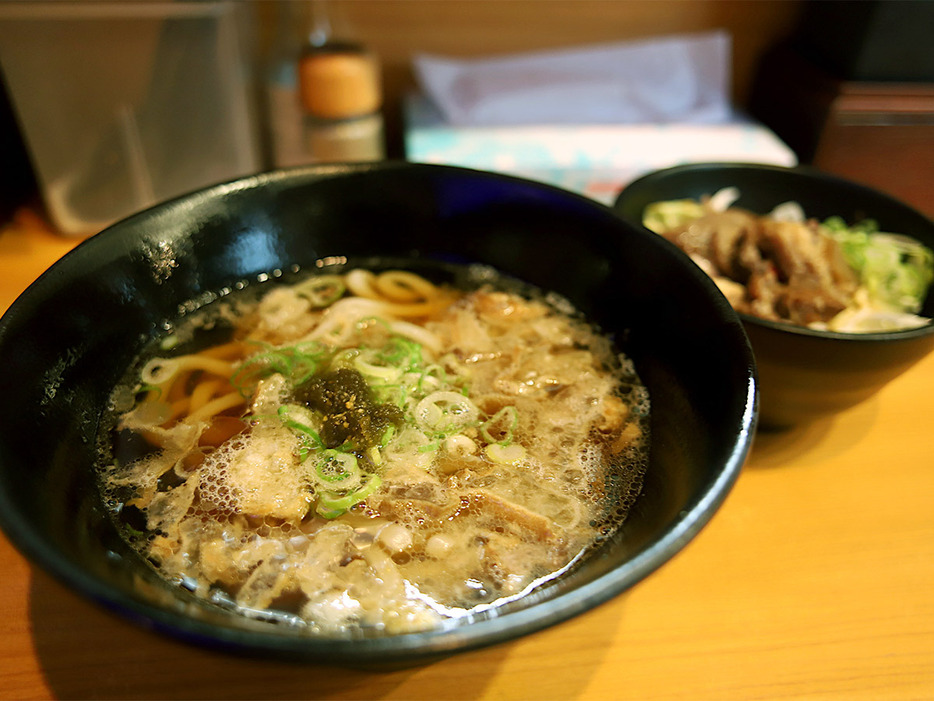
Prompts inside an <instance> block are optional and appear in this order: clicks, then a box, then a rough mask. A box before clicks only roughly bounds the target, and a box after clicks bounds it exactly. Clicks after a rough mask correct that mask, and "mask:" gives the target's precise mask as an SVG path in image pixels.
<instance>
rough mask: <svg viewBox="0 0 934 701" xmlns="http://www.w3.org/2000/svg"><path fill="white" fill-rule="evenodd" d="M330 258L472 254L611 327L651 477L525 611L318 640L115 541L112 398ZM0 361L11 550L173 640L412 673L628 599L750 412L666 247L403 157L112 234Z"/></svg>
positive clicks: (740, 339) (722, 341)
mask: <svg viewBox="0 0 934 701" xmlns="http://www.w3.org/2000/svg"><path fill="white" fill-rule="evenodd" d="M330 256H345V257H347V258H348V259H349V263H350V264H353V263H354V262H355V261H365V260H368V259H370V257H372V256H376V257H388V258H394V259H398V258H404V259H406V260H410V261H412V262H413V265H415V264H417V265H426V264H428V263H430V262H432V261H438V262H443V263H458V262H465V263H468V262H469V263H482V264H487V265H490V266H493V267H495V268H497V269H499V270H500V271H502V272H504V273H507V274H509V275H512V276H514V277H517V278H519V279H521V280H524V281H525V282H528V283H530V284H533V285H536V286H538V287H540V288H543V289H546V290H553V291H556V292H558V293H560V294H563V295H564V296H566V297H567V298H568V299H570V300H571V301H572V302H573V303H574V304H575V305H577V307H578V308H579V309H580V310H581V311H582V312H584V313H585V314H587V315H588V316H589V317H590V318H591V319H592V320H594V321H595V322H597V323H598V324H600V325H601V326H602V327H603V329H604V330H605V331H606V332H607V333H608V334H611V335H612V336H613V337H614V338H615V340H616V342H617V343H618V345H619V347H620V348H621V349H622V350H623V351H625V352H626V353H628V354H629V355H630V356H631V357H632V358H633V360H634V362H635V364H636V367H637V369H638V372H639V373H640V374H641V376H642V378H643V381H644V382H645V383H646V384H647V386H648V389H649V392H650V395H651V403H652V408H651V426H650V429H651V434H652V435H651V453H650V459H649V463H650V464H649V466H648V472H647V474H646V478H645V483H644V487H643V490H642V493H641V495H640V496H639V497H638V499H637V500H636V502H635V505H634V506H633V508H632V510H631V512H630V515H629V517H628V519H627V520H626V522H625V523H624V524H623V526H622V528H621V529H620V530H619V532H618V533H616V534H615V535H614V536H613V537H612V538H611V539H608V541H607V542H606V543H605V544H604V545H602V546H601V547H600V549H599V550H597V551H596V552H595V553H594V554H593V556H592V557H589V558H588V559H587V560H586V561H584V562H583V563H582V564H581V566H579V567H578V568H576V569H575V570H574V571H572V572H569V573H567V574H566V576H563V577H560V578H558V579H557V580H556V581H554V582H553V583H552V584H551V585H549V586H546V587H544V588H542V589H541V590H539V591H537V592H535V593H533V594H532V595H531V596H529V597H527V598H526V599H524V600H521V601H517V602H514V603H512V604H508V605H506V606H504V607H503V608H502V609H501V610H499V611H498V612H496V613H495V614H492V615H480V616H478V617H476V619H475V620H471V621H467V620H462V621H460V622H458V623H456V624H454V625H452V626H451V627H448V628H445V629H439V630H433V631H428V632H424V633H416V634H406V635H396V636H389V635H381V634H378V633H374V634H367V635H362V636H359V637H358V638H356V639H349V638H333V637H332V638H329V637H322V636H314V635H311V634H309V633H307V632H303V631H301V630H298V629H296V628H292V627H288V626H285V625H276V624H274V623H269V622H260V621H253V620H248V619H247V618H244V617H242V616H239V615H236V614H232V613H231V612H229V611H226V610H223V609H221V608H218V607H215V606H212V605H210V604H208V603H205V602H204V601H202V600H199V599H196V598H195V597H193V596H191V595H189V594H187V593H186V592H185V591H183V590H182V589H180V588H177V587H173V586H169V585H167V584H165V583H164V582H163V581H162V580H160V579H159V577H157V576H156V575H155V573H154V571H153V570H152V568H150V567H149V566H147V565H146V563H144V562H143V561H142V559H141V558H140V557H139V556H138V555H137V554H136V553H135V552H134V551H133V550H132V549H131V548H130V547H128V546H127V545H126V544H125V543H124V542H123V541H122V540H121V538H120V537H119V536H118V534H117V532H116V530H115V528H114V526H113V524H112V522H111V520H110V518H109V517H108V515H107V514H106V513H105V510H104V508H103V505H102V502H101V498H100V495H99V493H98V490H97V489H96V487H95V478H94V466H95V461H96V459H97V457H98V455H97V452H96V450H95V435H96V434H97V431H98V426H99V423H100V419H101V414H102V411H103V409H104V407H105V405H106V403H107V401H108V395H109V393H110V391H111V388H112V387H113V386H114V384H115V383H116V382H117V381H118V380H119V379H120V377H121V376H122V374H123V373H124V371H125V370H126V369H127V368H128V367H129V366H130V364H131V363H132V362H133V360H134V358H135V357H136V356H137V354H138V353H139V352H140V350H141V349H142V348H143V347H144V346H145V345H146V343H147V342H149V341H151V340H152V339H153V338H155V337H156V336H157V335H158V334H159V333H160V330H161V329H162V327H163V324H164V323H165V322H166V320H170V319H173V318H176V317H177V316H178V314H179V310H180V309H184V308H188V307H189V306H190V305H191V304H192V302H194V304H195V306H197V305H199V304H204V303H207V302H210V301H211V300H212V299H214V298H215V297H216V296H217V295H218V293H219V291H221V290H224V289H230V288H232V287H234V286H236V284H237V283H240V282H244V281H247V282H249V283H250V284H251V285H256V284H258V281H261V280H265V279H267V278H269V279H270V280H274V279H275V278H276V276H277V275H279V274H280V273H283V271H287V270H290V269H292V268H293V266H298V267H300V268H304V269H308V268H314V266H315V263H316V261H320V260H322V259H325V258H327V257H330ZM0 368H2V372H0V387H2V394H3V397H4V401H3V403H2V404H0V424H2V425H3V427H4V430H3V433H2V435H0V525H2V527H3V529H4V530H5V531H6V533H7V535H8V536H9V538H10V539H11V540H12V542H13V543H14V544H15V545H16V546H17V547H18V548H19V549H20V550H21V551H22V552H23V553H24V554H25V555H26V556H27V557H28V558H30V559H31V560H32V561H34V562H35V563H37V564H38V565H40V566H41V567H43V568H45V569H47V570H48V571H50V572H51V573H52V574H53V575H55V576H56V577H57V578H58V579H59V580H61V581H62V582H63V583H64V584H65V585H66V586H67V587H69V588H71V589H72V590H74V591H76V592H79V593H80V594H83V595H85V596H87V597H90V598H91V599H93V600H95V601H97V602H100V603H101V604H103V605H104V606H106V607H107V608H109V609H111V610H114V611H116V612H118V613H119V614H121V615H123V616H126V617H128V618H130V619H132V620H135V621H138V622H140V623H142V624H143V625H146V626H147V627H150V628H153V629H155V630H157V631H161V632H163V633H167V634H170V635H172V636H175V637H178V638H180V639H183V640H185V641H188V642H191V643H196V644H204V645H208V646H211V647H215V648H220V649H225V650H230V651H237V652H242V653H251V654H258V655H267V656H276V657H279V658H284V659H296V660H307V661H314V662H317V663H334V664H341V665H346V666H368V665H373V664H376V663H378V664H380V665H390V664H402V665H405V664H415V663H419V662H423V661H427V660H430V659H433V658H436V657H439V656H444V655H449V654H451V653H454V652H457V651H461V650H466V649H471V648H476V647H480V646H484V645H490V644H493V643H497V642H501V641H504V640H509V639H512V638H515V637H517V636H520V635H524V634H528V633H530V632H533V631H536V630H539V629H541V628H543V627H545V626H548V625H552V624H554V623H557V622H559V621H562V620H564V619H567V618H569V617H571V616H574V615H576V614H578V613H581V612H582V611H585V610H587V609H590V608H592V607H594V606H596V605H598V604H600V603H601V602H603V601H606V600H607V599H609V598H610V597H613V596H615V595H617V594H619V593H620V592H622V591H624V590H626V589H627V588H629V587H630V586H632V585H634V584H635V583H636V582H638V581H639V580H641V579H642V578H644V577H646V576H647V575H648V574H649V573H650V572H652V571H653V570H655V569H656V568H657V567H659V566H660V565H662V564H663V563H664V562H666V561H667V560H668V559H669V558H671V557H672V556H673V555H674V554H675V553H676V552H678V551H679V550H680V549H681V548H682V547H684V546H685V544H686V543H687V542H688V541H690V540H691V539H692V538H693V536H694V535H695V534H696V533H697V531H698V530H699V529H700V528H701V527H702V526H703V525H704V524H705V523H706V522H707V521H708V519H710V517H711V516H712V514H713V513H714V511H715V510H716V509H717V508H718V507H719V505H720V504H721V502H722V501H723V500H724V498H725V497H726V495H727V492H728V491H729V489H730V487H731V485H732V484H733V482H734V480H735V479H736V477H737V474H738V472H739V470H740V467H741V466H742V464H743V462H744V460H745V458H746V455H747V453H748V451H749V448H750V444H751V440H752V434H753V432H754V429H755V422H756V397H757V395H756V385H755V367H754V363H753V359H752V352H751V349H750V347H749V344H748V341H747V339H746V336H745V333H744V332H743V328H742V325H741V324H740V322H739V319H738V318H737V316H736V315H735V314H734V313H733V311H732V309H730V307H729V305H728V304H727V303H726V302H725V300H724V299H723V298H722V297H721V296H720V295H719V293H718V291H717V290H716V287H715V286H714V285H713V284H712V283H711V281H710V280H709V279H708V278H707V277H706V276H705V275H703V274H702V273H701V272H700V271H699V270H698V269H697V268H696V267H695V266H693V265H691V264H689V263H688V262H687V261H686V260H685V259H684V258H683V256H681V255H680V254H679V253H678V251H677V249H676V248H675V247H674V246H672V245H671V244H669V243H668V242H667V241H664V240H662V239H660V238H659V237H656V236H655V235H653V234H649V233H648V232H646V231H645V230H643V229H640V228H638V227H633V226H629V225H628V224H626V223H624V222H622V221H621V220H620V219H619V218H618V217H616V216H615V215H614V214H613V212H612V211H610V210H609V209H608V208H606V207H602V206H600V205H598V204H595V203H593V202H591V201H589V200H586V199H585V198H583V197H579V196H577V195H573V194H570V193H567V192H564V191H562V190H558V189H555V188H551V187H548V186H545V185H541V184H537V183H532V182H527V181H523V180H519V179H514V178H509V177H506V176H501V175H494V174H490V173H481V172H477V171H470V170H464V169H458V168H448V167H443V166H424V165H412V164H405V163H387V164H381V165H359V166H330V167H310V168H301V169H297V170H292V171H285V172H275V173H269V174H265V175H259V176H256V177H249V178H245V179H242V180H238V181H235V182H231V183H228V184H223V185H219V186H216V187H212V188H209V189H206V190H204V191H201V192H197V193H194V194H191V195H189V196H185V197H182V198H180V199H176V200H174V201H171V202H168V203H166V204H162V205H159V206H157V207H154V208H152V209H149V210H147V211H145V212H142V213H140V214H138V215H135V216H133V217H130V218H129V219H126V220H124V221H122V222H120V223H118V224H116V225H114V226H112V227H110V228H109V229H107V230H105V231H103V232H102V233H100V234H98V235H97V236H95V237H93V238H91V239H89V240H88V241H86V242H85V243H83V244H81V245H80V246H78V247H77V248H76V249H75V250H74V251H72V252H71V253H69V254H68V255H66V256H65V257H64V258H63V259H62V260H61V261H60V262H58V263H57V264H56V265H54V266H53V267H52V268H51V269H50V270H49V271H48V272H47V273H46V274H45V275H43V276H42V277H41V278H40V279H39V280H38V281H37V282H35V283H34V284H33V285H32V286H31V287H30V288H29V289H28V290H27V291H26V292H25V293H24V294H23V295H22V296H21V297H20V298H19V299H18V300H17V301H16V302H15V303H14V304H13V306H12V307H11V308H10V310H9V311H8V312H7V314H6V315H5V316H4V317H3V319H2V320H0Z"/></svg>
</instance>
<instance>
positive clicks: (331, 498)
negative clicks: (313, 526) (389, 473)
mask: <svg viewBox="0 0 934 701" xmlns="http://www.w3.org/2000/svg"><path fill="white" fill-rule="evenodd" d="M382 483H383V480H382V479H381V478H380V476H379V475H370V478H369V480H367V481H366V482H365V483H364V484H363V485H362V486H360V487H359V488H357V489H355V490H354V491H353V492H351V493H350V494H343V495H338V494H331V493H328V492H324V493H322V494H319V495H318V505H317V506H316V507H315V512H316V513H317V514H318V515H319V516H322V517H324V518H337V517H338V516H341V515H343V514H345V513H347V510H348V509H349V508H351V507H352V506H355V505H356V504H359V503H360V502H361V501H363V500H364V499H366V498H367V497H368V496H370V495H371V494H372V493H373V492H375V491H376V490H377V489H379V486H380V485H381V484H382Z"/></svg>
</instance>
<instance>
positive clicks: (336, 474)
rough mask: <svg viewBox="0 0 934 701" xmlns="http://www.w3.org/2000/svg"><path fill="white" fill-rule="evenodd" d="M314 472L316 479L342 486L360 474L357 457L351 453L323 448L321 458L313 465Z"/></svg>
mask: <svg viewBox="0 0 934 701" xmlns="http://www.w3.org/2000/svg"><path fill="white" fill-rule="evenodd" d="M315 474H316V475H317V477H318V479H320V480H321V481H322V482H325V483H327V484H331V485H334V484H336V483H338V482H339V483H341V484H340V485H337V486H344V484H345V483H348V482H351V481H354V480H355V478H359V476H360V468H359V467H358V466H357V458H356V456H354V455H353V454H352V453H341V452H338V451H336V450H325V451H324V452H323V454H322V455H321V460H319V461H318V463H317V464H316V465H315Z"/></svg>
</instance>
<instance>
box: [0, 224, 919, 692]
mask: <svg viewBox="0 0 934 701" xmlns="http://www.w3.org/2000/svg"><path fill="white" fill-rule="evenodd" d="M75 243H76V241H75V240H69V239H64V238H60V237H58V236H56V235H55V234H53V233H51V232H49V231H47V230H45V229H44V228H43V226H42V223H41V221H40V220H38V219H37V218H35V217H33V216H31V215H29V214H28V213H27V214H26V215H24V216H21V217H20V218H19V220H18V222H16V223H15V224H13V225H11V226H9V227H8V228H7V230H6V231H4V232H2V234H0V309H6V308H7V306H9V304H10V303H11V302H12V301H13V300H14V299H15V298H16V296H17V295H18V294H19V293H20V292H21V291H22V290H23V289H24V288H25V287H26V286H27V285H28V284H29V283H30V282H31V281H32V280H33V279H35V278H36V277H37V276H38V275H39V274H40V273H42V271H43V270H45V269H46V268H47V267H48V266H49V265H51V264H52V263H53V262H54V261H55V260H56V259H58V258H59V257H60V256H61V255H63V254H64V253H65V252H66V251H67V250H69V249H70V248H71V247H72V246H73V245H74V244H75ZM932 434H934V354H932V355H930V356H929V357H928V358H927V359H926V360H924V361H922V362H921V363H920V364H918V365H916V366H915V367H914V368H912V369H911V370H910V371H909V372H908V373H906V374H905V375H903V376H902V377H901V378H899V379H897V380H896V381H894V382H892V383H891V384H890V385H889V386H887V387H886V388H885V389H884V390H883V391H882V392H881V393H879V394H878V395H877V396H875V397H874V398H872V399H870V400H868V401H866V402H865V403H863V404H861V405H860V406H857V407H855V408H853V409H851V410H849V411H847V412H845V413H843V414H840V415H838V416H836V417H834V418H832V419H829V420H824V421H821V422H819V423H814V424H812V425H808V426H803V427H800V428H797V429H793V430H790V431H787V432H782V433H760V434H759V435H757V436H756V439H755V445H754V448H753V451H752V455H751V457H750V459H749V461H748V463H747V465H746V466H745V467H744V469H743V471H742V474H741V476H740V478H739V480H738V482H737V484H736V486H735V487H734V489H733V491H732V492H731V493H730V495H729V497H728V498H727V500H726V503H725V504H724V506H723V507H722V508H721V509H720V511H719V512H718V513H717V514H716V515H715V516H714V518H713V520H712V521H711V523H710V524H709V525H708V526H707V527H706V528H705V529H704V530H702V531H701V533H700V534H699V535H698V536H697V538H696V539H695V540H693V541H692V542H691V543H689V544H688V546H687V547H686V548H685V549H684V550H683V551H682V552H681V553H680V554H678V555H677V556H676V557H675V558H674V559H673V560H672V561H671V562H669V563H668V564H667V565H665V566H664V567H662V568H661V569H660V570H659V571H658V572H656V573H655V574H653V575H652V576H650V577H649V578H648V579H647V580H645V581H644V582H642V583H640V584H639V585H637V586H636V587H635V588H634V589H632V590H631V591H630V592H628V593H626V594H624V595H621V596H619V597H617V598H616V599H614V600H613V601H610V602H609V603H607V604H604V605H603V606H601V607H599V608H597V609H596V610H593V611H590V612H588V613H586V614H584V615H581V616H579V617H578V618H575V619H573V620H571V621H569V622H566V623H563V624H561V625H558V626H556V627H553V628H550V629H548V630H545V631H542V632H539V633H537V634H535V635H531V636H529V637H527V638H524V639H522V640H517V641H514V642H510V643H507V644H502V645H500V646H497V647H494V648H488V649H484V650H480V651H475V652H470V653H466V654H463V655H460V656H456V657H454V658H451V659H448V660H445V661H442V662H437V663H435V664H431V665H427V666H424V667H420V668H415V669H408V670H404V671H397V672H391V673H361V672H347V671H339V670H333V669H327V668H323V667H314V666H299V665H290V664H284V663H276V662H269V661H254V660H249V659H234V658H229V657H225V656H222V655H219V654H215V653H212V652H209V651H204V650H199V649H195V648H191V647H188V646H187V645H184V644H180V643H177V642H175V641H173V640H168V639H165V638H162V637H158V636H156V635H155V634H152V633H150V632H147V631H145V630H142V629H139V628H137V627H135V626H133V625H131V624H129V623H126V622H124V621H123V620H119V619H116V618H115V617H113V616H112V615H111V614H109V613H107V612H105V611H103V610H101V609H99V608H97V607H96V605H93V604H91V603H88V602H86V601H84V600H82V599H79V598H77V597H76V596H75V595H74V594H72V593H71V592H69V591H68V590H67V589H65V588H64V587H63V586H61V585H60V584H58V583H57V582H56V581H54V580H52V579H51V578H50V577H49V576H47V575H46V574H45V573H43V572H41V571H39V570H37V569H35V568H33V567H32V566H30V565H29V564H28V563H27V562H26V561H25V560H24V559H23V558H22V557H21V556H20V555H19V553H18V552H17V551H15V550H14V549H13V548H12V546H11V545H10V544H9V543H8V542H7V541H6V539H4V538H2V536H0V578H2V579H0V582H2V586H0V697H2V698H9V699H27V698H62V699H76V698H165V699H169V698H191V699H197V698H229V699H234V698H296V699H297V698H322V699H330V698H334V699H640V700H648V699H691V700H692V701H698V700H703V699H716V700H722V699H847V700H850V699H872V700H873V701H877V700H879V699H934V450H932V448H934V437H932Z"/></svg>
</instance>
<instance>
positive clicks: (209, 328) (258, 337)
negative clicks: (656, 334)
mask: <svg viewBox="0 0 934 701" xmlns="http://www.w3.org/2000/svg"><path fill="white" fill-rule="evenodd" d="M452 269H453V270H454V271H455V274H454V279H455V282H456V284H454V285H445V284H435V283H432V282H429V281H428V280H427V273H426V275H425V276H418V277H416V276H413V275H411V274H410V273H404V272H403V273H398V272H395V271H392V272H388V271H385V270H383V271H382V272H377V273H374V272H371V271H370V270H366V269H356V270H349V269H348V270H344V269H343V268H341V267H340V266H326V267H325V268H323V269H322V270H320V271H317V272H315V273H313V274H312V276H310V277H309V278H307V279H305V280H303V281H300V282H298V283H296V284H292V283H290V284H285V283H281V284H277V285H275V286H274V287H272V289H269V290H268V291H267V290H265V289H264V290H262V294H261V296H259V298H258V301H257V294H256V293H253V294H251V295H250V296H247V295H246V294H237V293H234V294H230V295H226V296H225V297H224V298H223V299H222V300H220V301H217V302H214V303H212V304H209V305H207V306H206V307H204V308H203V309H200V310H198V311H197V312H195V313H193V314H191V315H189V316H186V317H185V318H182V319H180V320H177V321H176V322H173V323H172V324H171V325H170V327H171V333H169V334H167V335H166V336H165V337H163V338H161V339H159V340H158V342H157V343H155V344H154V345H153V347H152V348H151V349H149V350H148V351H147V352H146V353H145V354H144V355H143V357H141V358H140V361H139V363H138V364H137V365H136V366H135V367H134V368H133V369H132V370H131V372H130V373H129V374H128V376H127V378H126V380H125V382H124V383H122V385H121V386H120V387H118V388H117V389H116V390H115V392H114V394H113V401H112V404H113V412H112V415H111V417H110V418H111V421H110V422H109V424H108V428H107V430H105V431H104V432H103V433H102V434H101V447H102V452H103V453H104V455H105V456H106V458H105V460H104V461H103V462H104V463H105V464H106V467H104V468H103V469H102V470H101V472H100V479H101V485H102V489H103V493H104V496H105V502H106V503H107V505H108V506H109V507H110V508H111V510H112V512H113V514H114V518H115V519H116V521H117V523H118V524H119V526H120V528H121V531H122V532H123V533H124V535H125V537H126V539H127V540H128V542H130V544H132V545H133V546H134V547H135V548H136V549H137V550H138V551H139V552H140V554H141V555H142V556H143V557H144V558H145V559H146V560H148V561H149V562H150V563H152V565H153V566H154V567H155V568H156V569H157V570H158V571H159V572H160V573H161V575H162V576H163V577H165V578H166V579H167V580H169V581H171V582H174V583H176V584H178V585H179V586H184V587H186V588H187V589H190V590H191V591H194V592H195V593H196V594H197V595H198V596H201V597H204V598H206V599H208V600H211V601H214V602H215V603H218V604H221V605H224V606H229V607H234V608H235V609H237V610H238V611H239V612H241V613H243V614H244V615H248V616H258V617H264V618H269V619H271V620H282V621H288V622H290V623H291V624H293V625H298V626H302V627H306V628H308V629H310V630H312V631H313V632H320V633H323V634H351V635H353V634H359V633H361V632H364V631H383V632H386V633H390V634H393V633H406V632H413V631H418V630H426V629H430V628H433V627H437V626H442V625H444V624H445V622H446V621H449V620H451V619H457V618H460V617H463V616H467V615H476V614H478V613H480V612H482V611H487V610H495V608H496V607H497V606H500V605H502V604H503V603H505V602H507V601H512V600H515V599H517V598H521V597H522V596H524V595H526V594H528V593H529V592H530V591H533V590H534V589H536V588H537V587H540V586H542V585H543V584H545V583H546V582H548V581H550V580H552V579H554V578H555V577H557V576H559V575H560V574H562V573H563V572H565V571H566V570H568V569H569V568H571V567H573V565H574V563H575V562H576V561H578V560H579V559H580V558H581V557H583V556H585V554H586V553H587V552H588V551H589V550H590V549H592V548H594V547H595V546H596V545H597V544H599V542H601V541H602V539H604V538H605V537H607V536H608V535H609V534H611V533H612V532H614V531H615V530H616V529H617V528H618V526H619V525H620V524H621V523H622V521H623V520H624V519H625V517H626V513H627V511H628V509H629V507H630V506H631V504H632V502H633V501H634V500H635V498H636V496H637V495H638V493H639V490H640V488H641V484H642V474H643V472H644V470H645V466H646V456H647V447H648V443H647V435H646V434H647V426H648V421H647V417H648V410H649V400H648V395H647V393H646V390H645V388H644V387H643V386H642V384H641V383H640V381H639V379H638V377H637V375H636V373H635V371H634V368H633V367H632V365H631V363H630V362H629V360H628V359H627V358H625V357H624V356H622V355H621V354H619V353H618V352H617V351H615V350H614V348H613V347H612V345H611V343H610V342H609V340H608V339H606V338H605V337H603V336H602V335H601V334H600V333H599V332H598V331H597V330H596V329H594V328H593V327H592V326H591V325H589V324H588V323H587V322H586V320H584V319H582V318H581V317H580V315H578V314H577V313H576V312H574V310H573V309H572V308H571V306H570V305H569V304H568V303H567V301H566V300H563V299H560V298H558V297H556V296H554V295H546V294H543V293H541V292H540V291H536V290H532V289H530V288H527V287H520V286H517V285H516V284H515V283H514V282H511V281H509V280H507V279H505V278H501V277H499V276H497V275H495V274H493V273H492V272H491V271H490V270H489V269H487V268H479V269H477V268H474V269H468V268H463V269H461V268H448V269H447V277H448V279H450V274H449V273H450V270H452ZM434 272H435V271H432V274H433V273H434ZM374 417H376V418H374Z"/></svg>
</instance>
